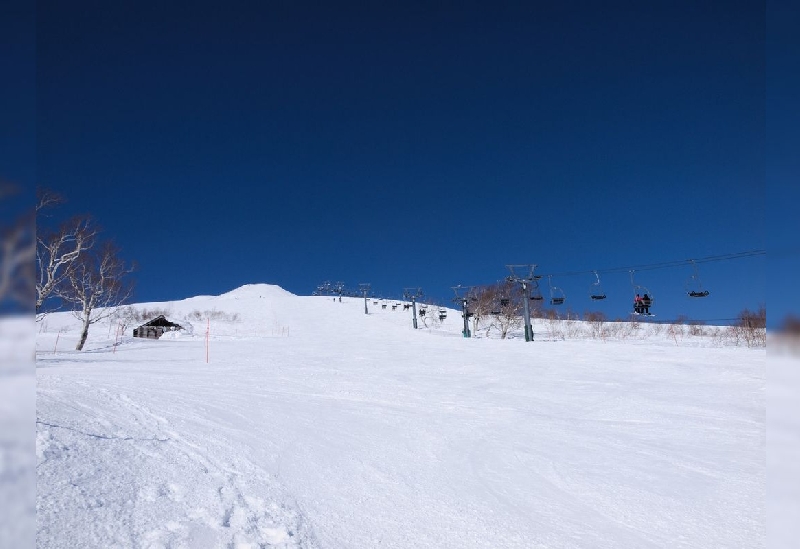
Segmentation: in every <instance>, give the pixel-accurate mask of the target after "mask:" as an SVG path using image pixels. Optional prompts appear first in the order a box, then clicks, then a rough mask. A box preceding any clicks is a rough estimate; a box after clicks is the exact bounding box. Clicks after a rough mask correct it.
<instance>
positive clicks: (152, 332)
mask: <svg viewBox="0 0 800 549" xmlns="http://www.w3.org/2000/svg"><path fill="white" fill-rule="evenodd" d="M182 329H183V327H182V326H181V325H180V324H175V323H174V322H170V321H169V320H167V319H166V317H165V316H164V315H159V316H157V317H156V318H154V319H153V320H151V321H149V322H145V323H144V324H142V325H141V326H139V327H138V328H134V329H133V337H146V338H149V339H158V338H159V337H161V336H162V335H164V332H171V331H174V330H182Z"/></svg>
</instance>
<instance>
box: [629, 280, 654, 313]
mask: <svg viewBox="0 0 800 549" xmlns="http://www.w3.org/2000/svg"><path fill="white" fill-rule="evenodd" d="M630 273H631V286H632V287H633V306H634V313H633V314H644V315H648V316H653V314H652V313H650V312H649V310H650V307H652V306H653V304H654V303H655V301H656V300H655V298H654V297H653V294H652V292H650V290H648V289H647V286H642V285H641V284H636V282H634V279H633V274H634V271H631V272H630ZM637 295H638V296H639V297H641V298H643V299H644V298H645V296H647V299H646V303H644V304H643V305H644V309H645V310H647V311H648V312H647V313H641V312H638V311H636V307H637V304H636V296H637Z"/></svg>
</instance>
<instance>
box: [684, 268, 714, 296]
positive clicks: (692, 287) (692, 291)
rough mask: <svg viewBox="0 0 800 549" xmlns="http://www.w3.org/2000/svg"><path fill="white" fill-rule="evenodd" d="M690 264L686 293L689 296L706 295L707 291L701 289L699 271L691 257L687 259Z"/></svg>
mask: <svg viewBox="0 0 800 549" xmlns="http://www.w3.org/2000/svg"><path fill="white" fill-rule="evenodd" d="M689 261H690V262H691V264H692V268H693V272H692V276H690V277H689V279H688V280H687V281H686V295H688V296H689V297H708V295H709V293H710V292H709V291H708V290H704V289H703V283H702V282H701V281H700V273H699V272H698V270H697V265H696V264H695V262H694V260H693V259H690V260H689Z"/></svg>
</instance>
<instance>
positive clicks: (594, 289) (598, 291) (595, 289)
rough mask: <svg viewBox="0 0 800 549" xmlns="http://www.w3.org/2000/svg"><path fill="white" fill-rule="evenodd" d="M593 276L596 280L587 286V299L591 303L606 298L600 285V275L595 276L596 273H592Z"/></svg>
mask: <svg viewBox="0 0 800 549" xmlns="http://www.w3.org/2000/svg"><path fill="white" fill-rule="evenodd" d="M594 276H595V278H596V279H597V280H596V282H593V283H592V285H591V286H589V297H590V298H591V299H592V301H600V300H603V299H605V298H606V293H605V291H603V286H602V285H601V284H600V275H598V274H597V271H594Z"/></svg>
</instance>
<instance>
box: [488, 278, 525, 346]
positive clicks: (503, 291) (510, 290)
mask: <svg viewBox="0 0 800 549" xmlns="http://www.w3.org/2000/svg"><path fill="white" fill-rule="evenodd" d="M494 288H495V292H496V294H495V295H496V298H497V306H496V308H495V310H494V311H493V312H496V313H498V314H495V315H493V316H494V319H493V320H492V324H491V328H494V329H496V330H497V331H498V332H500V339H505V338H506V336H507V335H508V332H510V331H511V330H515V329H517V328H520V327H521V326H522V325H523V319H522V310H523V303H522V300H523V299H524V297H523V295H522V293H521V291H520V289H519V287H518V286H517V284H516V283H514V282H509V281H504V282H500V283H498V284H496V285H495V286H494Z"/></svg>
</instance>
